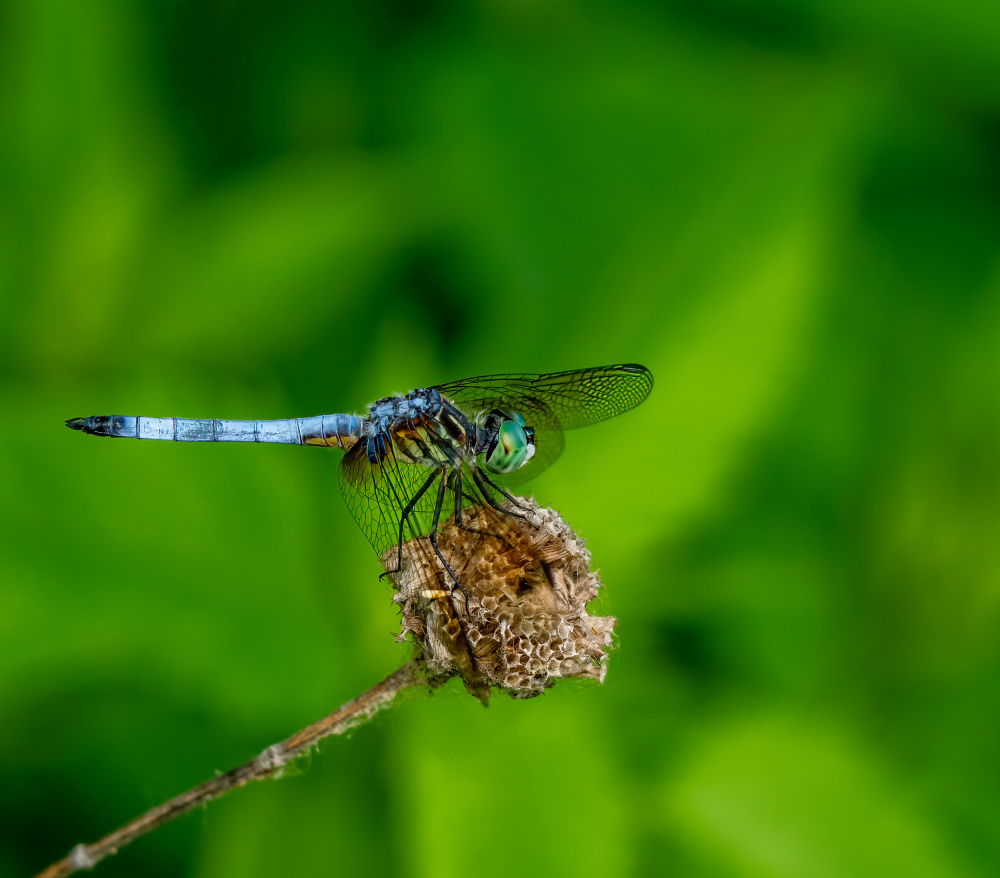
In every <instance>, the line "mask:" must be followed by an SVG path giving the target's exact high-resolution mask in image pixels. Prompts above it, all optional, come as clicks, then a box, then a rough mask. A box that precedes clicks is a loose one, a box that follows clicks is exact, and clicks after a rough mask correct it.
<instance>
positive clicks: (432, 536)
mask: <svg viewBox="0 0 1000 878" xmlns="http://www.w3.org/2000/svg"><path fill="white" fill-rule="evenodd" d="M459 475H461V473H459ZM424 487H425V488H426V487H427V485H425V486H424ZM447 487H448V479H447V478H445V477H444V476H442V477H441V484H440V485H438V492H437V500H436V501H435V502H434V517H433V518H432V519H431V529H430V533H429V534H428V539H429V540H430V543H431V548H432V549H434V554H435V555H437V556H438V560H439V561H440V562H441V564H442V565H443V566H444V569H445V570H446V571H447V572H448V575H449V576H451V578H452V580H454V582H455V585H454V586H453V587H452V589H451V590H452V591H455V589H456V588H457V589H458V590H459V591H460V592H462V597H464V598H465V612H466V615H468V612H469V593H468V592H467V591H466V590H465V589H464V588H462V583H461V582H459V579H458V576H457V575H456V573H455V571H454V570H452V569H451V565H450V564H449V563H448V562H447V561H446V560H445V557H444V555H442V554H441V550H440V549H439V548H438V544H437V536H438V522H439V521H440V520H441V507H442V506H443V505H444V492H445V489H446V488H447ZM456 497H457V498H458V499H457V500H456V502H457V503H461V499H462V498H461V496H460V495H458V494H456ZM460 526H461V525H460Z"/></svg>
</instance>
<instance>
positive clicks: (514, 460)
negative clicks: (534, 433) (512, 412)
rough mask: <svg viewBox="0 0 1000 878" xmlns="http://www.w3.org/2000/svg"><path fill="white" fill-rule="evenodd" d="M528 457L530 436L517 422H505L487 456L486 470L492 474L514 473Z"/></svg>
mask: <svg viewBox="0 0 1000 878" xmlns="http://www.w3.org/2000/svg"><path fill="white" fill-rule="evenodd" d="M527 456H528V436H527V434H526V433H525V432H524V427H522V426H521V425H520V424H519V423H518V422H517V421H513V420H511V421H504V422H503V423H502V424H501V425H500V429H499V430H497V437H496V439H495V440H494V442H493V443H492V444H491V445H490V448H489V451H488V452H487V454H486V468H487V469H488V470H489V471H490V472H492V473H500V474H503V473H512V472H514V470H516V469H517V468H518V467H519V466H521V464H522V463H524V461H525V459H526V458H527Z"/></svg>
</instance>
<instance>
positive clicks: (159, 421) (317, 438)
mask: <svg viewBox="0 0 1000 878" xmlns="http://www.w3.org/2000/svg"><path fill="white" fill-rule="evenodd" d="M66 426H68V427H72V428H73V429H74V430H82V431H83V432H84V433H90V434H91V435H93V436H116V437H121V438H127V439H162V440H167V441H171V442H273V443H280V444H284V445H324V446H328V447H333V448H341V449H343V450H344V451H346V450H347V449H349V448H350V447H351V446H352V445H354V443H355V442H357V441H358V438H359V437H360V436H361V418H359V417H358V416H357V415H341V414H337V415H316V416H314V417H311V418H286V419H284V420H278V421H226V420H220V419H218V418H213V419H194V418H146V417H130V416H128V415H95V416H93V417H89V418H73V419H71V420H69V421H67V422H66Z"/></svg>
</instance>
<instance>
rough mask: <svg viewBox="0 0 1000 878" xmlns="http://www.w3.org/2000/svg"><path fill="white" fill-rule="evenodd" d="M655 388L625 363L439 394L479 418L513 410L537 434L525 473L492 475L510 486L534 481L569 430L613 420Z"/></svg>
mask: <svg viewBox="0 0 1000 878" xmlns="http://www.w3.org/2000/svg"><path fill="white" fill-rule="evenodd" d="M652 387H653V376H652V373H651V372H650V371H649V370H648V369H647V368H646V367H645V366H637V365H635V364H630V363H626V364H623V365H618V366H598V367H595V368H592V369H574V370H571V371H568V372H548V373H545V374H541V375H530V374H512V375H482V376H480V377H478V378H467V379H464V380H462V381H450V382H448V383H447V384H439V385H438V386H437V390H438V391H439V392H440V393H441V394H442V395H443V396H445V397H447V398H448V399H450V400H452V401H453V402H454V403H455V404H456V405H457V406H458V407H459V408H461V409H462V410H463V411H464V412H465V413H466V415H468V416H469V417H470V418H472V419H474V418H475V416H476V415H477V414H478V413H480V412H482V411H492V410H493V409H496V408H499V409H509V410H512V411H515V412H517V413H518V414H519V415H521V417H523V418H524V423H525V424H527V425H528V426H529V427H534V429H535V454H534V456H533V457H532V458H531V460H530V461H528V463H527V464H525V465H524V466H523V467H521V468H520V469H518V470H516V471H515V472H513V473H510V474H508V475H505V476H500V475H498V476H492V478H494V479H495V481H497V482H498V483H499V484H502V485H504V486H505V487H511V488H512V487H516V486H517V485H520V484H523V483H524V482H526V481H528V480H529V479H533V478H534V477H535V476H537V475H538V474H539V473H540V472H541V471H542V470H544V469H545V468H546V467H548V466H549V465H550V464H552V463H553V462H554V461H555V460H556V458H557V457H559V455H560V454H561V453H562V450H563V435H562V431H563V430H564V429H572V428H575V427H584V426H586V425H588V424H595V423H597V422H598V421H603V420H606V419H607V418H613V417H614V416H615V415H620V414H622V412H626V411H628V410H629V409H630V408H634V407H635V406H637V405H639V403H641V402H642V401H643V400H644V399H645V398H646V397H647V396H648V395H649V391H650V390H651V389H652Z"/></svg>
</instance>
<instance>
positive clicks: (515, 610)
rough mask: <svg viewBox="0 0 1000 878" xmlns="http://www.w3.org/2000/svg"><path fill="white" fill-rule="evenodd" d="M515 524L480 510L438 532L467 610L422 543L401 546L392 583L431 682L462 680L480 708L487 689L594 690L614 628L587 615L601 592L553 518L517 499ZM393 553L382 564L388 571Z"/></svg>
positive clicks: (582, 552)
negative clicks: (567, 684)
mask: <svg viewBox="0 0 1000 878" xmlns="http://www.w3.org/2000/svg"><path fill="white" fill-rule="evenodd" d="M517 499H518V502H519V503H520V504H521V506H522V507H523V508H514V507H511V509H512V510H513V511H516V512H518V513H519V514H521V515H523V516H524V518H518V517H515V516H513V515H504V514H500V513H498V512H496V511H495V510H493V509H491V508H489V507H482V506H473V507H470V508H468V509H465V510H463V512H462V526H461V527H456V526H455V523H454V519H453V518H452V519H449V520H448V521H447V522H445V523H444V524H443V525H441V526H440V527H439V528H438V536H437V544H438V548H439V549H440V551H441V554H442V555H443V556H444V557H445V559H446V560H447V561H448V564H449V566H450V567H451V569H452V570H453V571H454V572H455V574H456V575H457V576H458V579H459V581H460V582H461V583H462V588H464V589H465V591H466V593H467V594H468V602H466V599H465V597H464V596H463V595H462V592H461V591H459V590H455V591H452V586H453V585H454V581H453V580H452V578H451V577H450V576H449V575H448V573H447V572H446V571H445V569H444V566H443V565H442V564H441V561H440V560H439V559H438V557H437V555H436V554H435V553H434V551H433V549H432V547H431V545H430V541H429V540H428V539H427V538H426V537H424V538H421V539H415V540H410V541H409V542H407V543H405V544H404V545H403V563H402V568H401V569H400V570H399V572H397V573H393V574H392V578H393V580H394V581H395V583H396V588H397V594H396V596H395V598H394V600H395V601H396V603H398V604H399V605H400V608H401V610H402V617H403V618H402V636H405V635H407V634H409V635H411V638H412V639H413V640H414V641H415V642H416V644H417V645H418V647H419V648H420V650H421V652H422V654H423V660H424V662H425V664H426V666H427V669H428V671H429V672H430V673H431V674H432V675H435V676H452V675H454V674H459V675H461V677H462V679H463V681H464V682H465V686H466V688H467V689H468V690H469V692H470V693H471V694H473V695H475V696H476V697H477V698H480V699H481V700H482V701H483V702H484V703H485V701H486V700H487V698H488V697H489V691H490V687H491V686H499V687H500V688H501V689H505V690H506V691H507V692H508V693H510V695H512V696H513V697H515V698H531V697H533V696H535V695H538V694H539V693H541V692H542V690H543V689H545V688H547V687H548V686H551V685H552V683H553V682H554V680H555V678H557V677H589V678H592V679H595V680H599V681H603V680H604V672H605V663H604V660H605V659H606V657H607V651H608V649H609V647H610V646H611V631H612V629H613V628H614V626H615V619H614V618H613V617H610V616H605V617H601V616H589V615H588V614H587V610H586V603H587V601H589V600H591V599H592V598H593V597H594V596H595V595H596V594H597V590H598V588H600V585H601V583H600V580H599V579H598V577H597V574H596V573H592V572H591V571H590V554H589V553H588V552H587V550H586V548H585V547H584V543H583V540H581V539H579V538H578V537H577V536H576V534H574V533H573V531H572V530H570V529H569V527H568V526H567V525H566V523H565V522H564V521H563V520H562V519H561V518H560V517H559V515H558V514H557V513H556V512H555V511H554V510H552V509H541V508H539V507H538V505H537V504H536V503H535V502H534V501H533V500H523V499H521V498H517ZM397 557H398V556H397V554H396V550H395V549H393V550H391V551H390V552H388V553H386V556H385V558H384V559H383V562H384V565H385V566H387V568H389V569H391V568H393V567H395V566H396V560H397Z"/></svg>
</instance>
